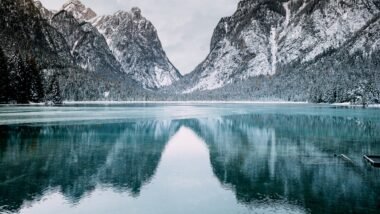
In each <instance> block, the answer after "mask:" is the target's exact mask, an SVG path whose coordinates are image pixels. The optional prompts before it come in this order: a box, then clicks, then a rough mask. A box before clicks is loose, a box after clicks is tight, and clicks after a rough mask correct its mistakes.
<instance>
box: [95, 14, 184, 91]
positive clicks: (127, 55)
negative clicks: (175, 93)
mask: <svg viewBox="0 0 380 214" xmlns="http://www.w3.org/2000/svg"><path fill="white" fill-rule="evenodd" d="M91 21H92V23H93V25H94V26H95V27H96V28H97V29H98V30H99V31H100V33H102V34H103V35H104V37H105V38H106V40H107V43H108V45H109V47H110V48H111V50H112V52H113V54H114V55H115V57H116V59H117V60H118V61H119V62H120V64H121V66H122V68H123V69H124V71H125V72H126V73H127V74H130V75H131V76H132V78H133V79H134V80H136V81H137V82H139V83H141V84H142V85H143V86H144V87H145V88H149V89H156V88H161V87H163V86H168V85H171V84H172V83H174V82H176V81H177V80H179V79H180V78H181V74H180V73H179V72H178V70H177V69H176V68H175V67H174V66H173V65H172V63H171V62H170V61H169V59H168V58H167V56H166V54H165V52H164V50H163V48H162V45H161V42H160V40H159V38H158V35H157V31H156V29H155V28H154V26H153V25H152V23H151V22H150V21H148V20H147V19H146V18H144V17H143V16H142V15H141V10H140V9H139V8H133V9H132V11H131V12H125V11H119V12H117V13H115V14H113V15H108V16H99V17H96V18H94V19H92V20H91Z"/></svg>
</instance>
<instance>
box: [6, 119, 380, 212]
mask: <svg viewBox="0 0 380 214" xmlns="http://www.w3.org/2000/svg"><path fill="white" fill-rule="evenodd" d="M379 125H380V123H379V121H377V120H370V119H368V118H367V119H366V118H352V117H333V116H328V115H324V116H318V115H309V116H308V115H285V114H247V115H235V116H223V117H219V118H216V117H210V118H202V119H178V120H166V121H165V120H143V121H137V122H117V123H107V124H95V123H91V122H88V123H86V124H75V123H74V124H56V125H54V124H51V125H46V124H45V125H43V124H41V125H33V126H26V125H9V126H1V127H0V212H10V213H13V212H20V213H69V212H70V213H83V212H91V213H104V212H108V213H117V212H120V211H126V212H131V213H200V212H202V213H276V212H278V213H283V212H286V213H289V212H293V213H305V212H306V213H308V212H311V213H326V212H329V213H334V212H335V213H363V212H365V213H376V212H377V210H378V209H380V181H379V179H378V177H379V175H380V172H379V170H377V169H373V168H370V167H368V166H367V165H366V164H365V163H364V162H363V161H362V160H361V156H362V155H363V154H380V132H379V131H378V130H380V129H379V128H380V127H379ZM334 154H346V155H347V156H349V157H350V158H352V159H353V163H350V162H346V161H344V160H342V159H340V158H338V157H334Z"/></svg>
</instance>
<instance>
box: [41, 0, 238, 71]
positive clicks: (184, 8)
mask: <svg viewBox="0 0 380 214" xmlns="http://www.w3.org/2000/svg"><path fill="white" fill-rule="evenodd" d="M40 1H41V2H42V3H43V4H44V5H45V7H47V8H49V9H59V8H60V7H61V6H62V4H63V3H64V2H66V0H40ZM238 2H239V0H82V3H84V4H85V5H86V6H87V7H90V8H92V9H93V10H94V11H95V12H96V13H98V15H105V14H112V13H114V12H116V11H117V10H127V11H129V10H130V9H131V8H132V7H134V6H138V7H140V8H141V10H142V14H143V15H144V16H145V17H146V18H147V19H149V20H150V21H151V22H152V23H153V24H154V25H155V27H156V28H157V31H158V35H159V37H160V39H161V42H162V45H163V47H164V50H165V51H166V53H167V55H168V57H169V59H170V60H171V61H172V63H173V64H174V65H175V66H176V67H177V68H178V69H179V70H180V71H181V73H183V74H185V73H189V72H190V71H192V70H193V69H194V68H195V66H197V65H198V64H199V63H200V62H201V61H203V60H204V59H205V58H206V56H207V54H208V52H209V46H210V41H211V36H212V33H213V31H214V28H215V27H216V25H217V23H218V21H219V20H220V18H222V17H224V16H230V15H232V13H233V12H234V11H235V10H236V7H237V3H238Z"/></svg>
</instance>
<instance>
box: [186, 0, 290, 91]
mask: <svg viewBox="0 0 380 214" xmlns="http://www.w3.org/2000/svg"><path fill="white" fill-rule="evenodd" d="M284 14H285V11H284V9H283V8H282V3H281V2H280V1H275V0H273V1H269V0H258V1H247V0H245V1H241V2H240V3H239V6H238V9H237V11H236V12H235V14H234V15H233V16H231V17H226V18H222V19H221V21H220V22H219V24H218V25H217V27H216V29H215V31H214V35H213V37H212V40H211V47H210V50H211V52H210V54H209V55H208V57H207V58H206V60H205V61H204V62H202V63H201V64H200V65H199V66H198V67H197V68H196V69H195V71H194V72H192V73H191V74H190V75H189V76H188V77H187V78H191V79H192V84H191V85H190V87H189V88H188V89H187V92H193V91H196V90H212V89H216V88H220V87H222V86H224V85H226V84H228V83H231V82H232V81H233V80H234V79H245V78H248V77H250V76H257V75H261V74H262V75H270V74H273V72H275V69H276V68H275V61H276V59H275V57H274V55H275V54H276V52H277V50H276V48H277V44H275V39H276V37H277V31H276V29H277V27H278V26H279V25H280V24H281V22H283V21H284V20H285V15H284Z"/></svg>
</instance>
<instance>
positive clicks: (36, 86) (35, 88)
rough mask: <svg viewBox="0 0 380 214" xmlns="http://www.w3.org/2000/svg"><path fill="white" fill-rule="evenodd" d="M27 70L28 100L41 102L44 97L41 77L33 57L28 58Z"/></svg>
mask: <svg viewBox="0 0 380 214" xmlns="http://www.w3.org/2000/svg"><path fill="white" fill-rule="evenodd" d="M27 66H28V70H29V72H30V75H29V76H30V77H31V79H30V80H31V83H30V101H32V102H36V103H38V102H42V101H43V98H44V87H43V77H42V73H41V71H40V70H39V69H38V67H37V64H36V61H35V59H34V58H29V60H28V64H27Z"/></svg>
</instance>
